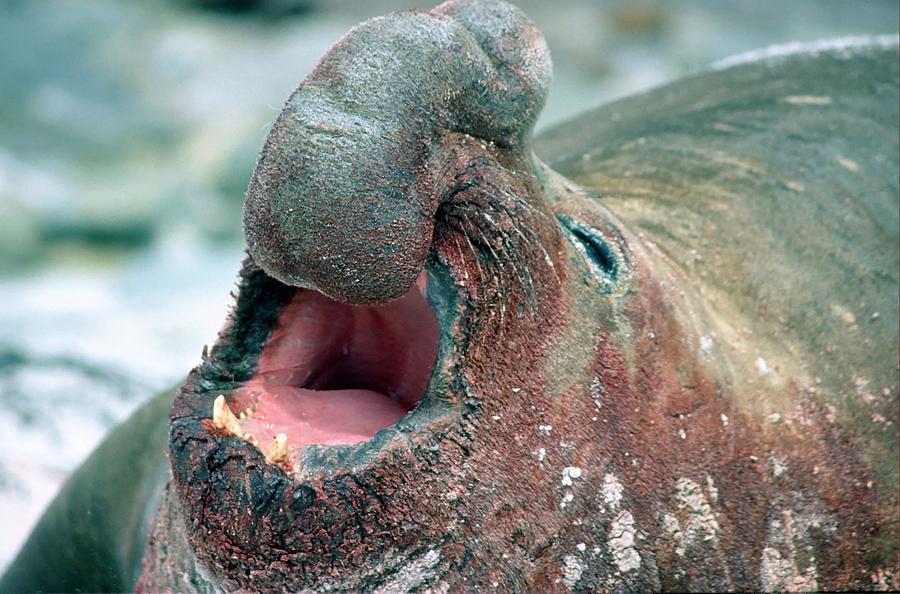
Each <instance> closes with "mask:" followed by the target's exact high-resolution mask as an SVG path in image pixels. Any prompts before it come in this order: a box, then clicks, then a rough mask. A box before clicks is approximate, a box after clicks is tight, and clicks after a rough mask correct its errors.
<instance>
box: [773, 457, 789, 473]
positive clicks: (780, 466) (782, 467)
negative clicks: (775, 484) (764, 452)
mask: <svg viewBox="0 0 900 594" xmlns="http://www.w3.org/2000/svg"><path fill="white" fill-rule="evenodd" d="M769 465H770V466H771V467H772V476H774V477H775V478H778V477H780V476H781V475H783V474H784V473H785V472H787V469H788V466H787V462H785V460H784V458H779V457H778V456H776V455H775V454H771V455H769Z"/></svg>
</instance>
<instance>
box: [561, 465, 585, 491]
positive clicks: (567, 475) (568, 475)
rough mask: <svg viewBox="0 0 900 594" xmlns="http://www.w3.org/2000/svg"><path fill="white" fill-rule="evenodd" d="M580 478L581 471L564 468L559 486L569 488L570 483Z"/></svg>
mask: <svg viewBox="0 0 900 594" xmlns="http://www.w3.org/2000/svg"><path fill="white" fill-rule="evenodd" d="M580 477H581V469H580V468H578V467H577V466H566V467H565V468H563V471H562V481H560V482H561V484H562V486H563V487H571V486H572V481H573V480H574V479H577V478H580Z"/></svg>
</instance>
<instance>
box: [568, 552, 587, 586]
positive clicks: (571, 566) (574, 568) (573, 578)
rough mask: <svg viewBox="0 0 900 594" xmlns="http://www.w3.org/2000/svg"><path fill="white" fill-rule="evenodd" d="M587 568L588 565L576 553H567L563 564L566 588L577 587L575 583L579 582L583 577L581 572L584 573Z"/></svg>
mask: <svg viewBox="0 0 900 594" xmlns="http://www.w3.org/2000/svg"><path fill="white" fill-rule="evenodd" d="M585 569H587V566H586V565H585V563H584V561H582V560H581V559H579V558H578V557H576V556H575V555H566V556H565V558H563V566H562V575H563V577H562V582H563V584H565V586H566V588H569V589H570V590H572V589H573V588H574V587H575V584H577V583H578V580H580V579H581V574H583V573H584V570H585Z"/></svg>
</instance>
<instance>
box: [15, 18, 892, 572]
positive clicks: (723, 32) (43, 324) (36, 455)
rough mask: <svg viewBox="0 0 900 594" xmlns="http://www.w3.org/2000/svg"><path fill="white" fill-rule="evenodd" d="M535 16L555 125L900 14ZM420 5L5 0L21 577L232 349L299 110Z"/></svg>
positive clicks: (881, 28)
mask: <svg viewBox="0 0 900 594" xmlns="http://www.w3.org/2000/svg"><path fill="white" fill-rule="evenodd" d="M410 1H411V2H414V0H410ZM520 5H521V6H522V7H523V8H524V9H525V10H526V12H527V13H528V14H529V15H530V16H531V17H532V19H533V20H534V21H535V22H536V23H537V24H538V26H539V28H540V29H541V30H542V31H543V33H544V35H545V36H546V38H547V41H548V43H549V45H550V49H551V52H552V54H553V58H554V63H555V80H554V84H553V87H552V90H551V93H550V98H549V101H548V104H547V107H546V109H545V111H544V114H543V116H542V119H541V121H540V123H539V125H538V130H540V129H541V128H545V127H547V126H550V125H552V124H553V123H555V122H559V121H561V120H563V119H565V118H566V117H567V116H569V115H571V114H573V113H575V112H578V111H582V110H585V109H588V108H590V107H593V106H596V105H599V104H602V103H605V102H608V101H609V100H611V99H615V98H618V97H621V96H623V95H627V94H630V93H634V92H638V91H641V90H643V89H647V88H649V87H653V86H656V85H658V84H661V83H663V82H665V81H668V80H671V79H673V78H676V77H679V76H683V75H686V74H690V73H691V72H693V71H696V70H699V69H702V68H703V67H704V66H706V65H708V64H710V63H711V62H713V61H715V60H718V59H721V58H723V57H726V56H729V55H732V54H735V53H738V52H742V51H747V50H750V49H754V48H758V47H762V46H766V45H769V44H775V43H785V42H790V41H811V40H816V39H821V38H826V37H833V36H847V35H859V34H877V33H896V32H897V29H898V3H897V1H896V0H857V1H854V2H846V1H844V0H791V1H790V2H784V1H774V0H767V1H762V0H690V1H687V0H685V1H677V2H676V1H668V2H662V1H660V2H649V1H642V0H602V1H601V0H597V1H593V2H590V1H587V0H580V1H572V2H541V1H538V0H525V1H523V2H520ZM408 6H409V4H408V3H404V2H399V1H396V2H395V1H386V0H376V1H369V2H359V3H351V2H347V1H340V0H337V1H335V0H332V1H325V0H321V1H318V2H317V1H313V0H308V1H303V0H255V1H254V0H194V1H189V0H143V1H139V0H117V1H116V0H79V1H78V2H73V1H71V0H6V1H5V2H3V3H2V4H0V524H2V526H3V530H2V532H0V571H2V568H3V567H4V566H5V565H6V564H7V563H8V562H9V561H10V560H11V559H12V557H13V555H14V554H15V551H16V549H17V548H18V547H19V546H20V544H21V543H22V542H23V540H24V538H25V537H26V536H27V533H28V531H29V530H30V528H31V526H32V525H33V523H34V522H35V521H36V519H37V518H38V516H39V515H40V512H41V510H42V509H43V508H44V507H45V506H46V505H47V503H48V502H49V501H50V500H51V499H52V497H53V495H54V494H55V493H56V491H57V490H58V488H59V487H60V485H61V484H62V482H63V481H64V480H65V478H66V476H67V475H68V473H70V472H71V471H72V470H73V469H74V468H75V467H76V466H77V465H78V464H79V462H80V461H81V460H83V459H84V458H85V457H86V456H87V455H88V453H89V452H90V451H91V449H92V448H93V447H94V446H96V445H97V443H98V442H99V440H100V439H101V438H102V436H103V434H104V433H105V432H106V431H107V430H108V429H109V428H110V427H111V426H112V425H113V424H115V423H116V422H117V421H120V420H121V419H123V418H124V417H125V416H127V415H128V414H129V412H130V411H132V410H133V409H134V408H135V407H136V406H137V405H138V404H139V403H140V402H142V401H143V400H144V399H146V398H148V397H149V396H151V395H152V394H154V393H155V392H157V391H159V390H162V389H165V388H167V387H169V386H172V385H174V384H175V383H176V382H178V381H179V379H180V378H182V377H183V376H184V375H185V374H186V372H187V371H188V370H189V369H190V368H191V367H193V366H194V365H195V364H197V363H198V362H199V359H200V352H201V349H202V347H203V345H204V344H211V343H212V342H213V341H214V340H215V335H216V332H217V331H218V329H219V328H220V326H221V324H222V322H223V320H224V317H225V314H226V311H227V308H228V305H229V301H230V298H229V291H230V290H231V289H232V288H233V283H234V279H235V276H236V272H237V269H238V265H239V262H240V260H241V258H242V250H243V244H242V236H241V231H240V210H241V200H242V196H243V192H244V189H245V187H246V185H247V181H248V179H249V176H250V173H251V171H252V169H253V165H254V161H255V157H256V153H257V151H258V150H259V148H260V146H261V144H262V141H263V139H264V137H265V134H266V132H267V129H268V126H269V125H270V124H271V122H272V121H273V120H274V118H275V117H276V115H277V113H278V111H279V109H280V106H281V104H282V103H283V102H284V100H285V99H286V98H287V96H288V95H289V94H290V92H291V91H292V90H293V88H294V87H295V86H296V85H297V83H298V82H299V81H300V80H301V79H302V78H303V77H304V76H305V75H306V73H307V72H308V71H309V70H310V69H311V68H312V67H313V65H314V64H315V61H316V60H317V58H318V57H319V56H320V55H321V54H322V53H323V52H324V51H325V50H327V48H328V47H329V46H330V45H331V44H332V43H334V42H335V41H336V40H337V39H338V38H339V37H340V36H341V35H342V34H343V33H344V32H345V31H346V30H347V29H348V28H349V27H350V26H352V25H353V24H355V23H357V22H359V21H360V20H362V19H364V18H366V17H369V16H372V15H376V14H383V13H385V12H388V11H390V10H395V9H401V8H405V7H408ZM426 7H430V5H426Z"/></svg>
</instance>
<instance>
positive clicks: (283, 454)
mask: <svg viewBox="0 0 900 594" xmlns="http://www.w3.org/2000/svg"><path fill="white" fill-rule="evenodd" d="M287 461H288V449H287V435H285V434H284V433H279V434H278V435H276V436H275V439H274V440H272V447H271V449H269V453H268V454H266V462H268V463H269V464H277V463H278V462H287Z"/></svg>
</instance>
